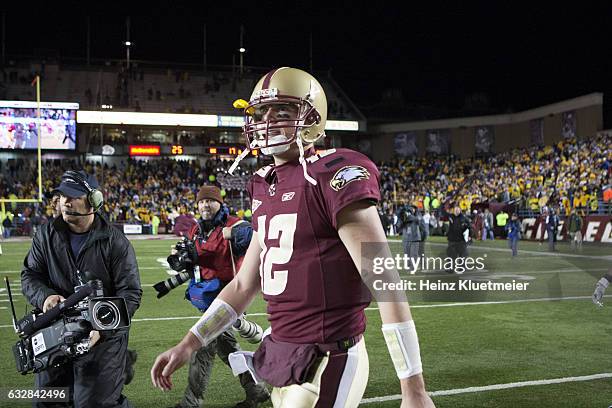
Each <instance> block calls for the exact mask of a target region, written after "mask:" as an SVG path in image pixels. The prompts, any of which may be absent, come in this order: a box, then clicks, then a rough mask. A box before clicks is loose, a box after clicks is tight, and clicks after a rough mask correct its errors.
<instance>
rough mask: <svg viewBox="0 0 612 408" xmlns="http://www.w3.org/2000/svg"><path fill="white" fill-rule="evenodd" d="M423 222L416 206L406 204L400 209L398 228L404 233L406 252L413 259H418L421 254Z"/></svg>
mask: <svg viewBox="0 0 612 408" xmlns="http://www.w3.org/2000/svg"><path fill="white" fill-rule="evenodd" d="M422 224H423V219H422V218H420V219H419V216H418V215H417V209H416V207H414V206H404V207H402V209H401V210H400V211H399V214H398V216H397V230H398V231H399V232H400V233H401V234H402V246H403V248H404V254H406V255H407V256H408V257H410V258H411V259H417V258H418V257H419V256H421V254H420V253H419V247H420V242H421V240H422V238H423V236H422V228H423V225H422Z"/></svg>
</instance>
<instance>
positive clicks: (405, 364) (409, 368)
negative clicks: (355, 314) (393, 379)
mask: <svg viewBox="0 0 612 408" xmlns="http://www.w3.org/2000/svg"><path fill="white" fill-rule="evenodd" d="M382 332H383V335H384V336H385V342H386V343H387V348H388V349H389V354H391V360H393V366H394V367H395V371H396V372H397V376H398V377H399V379H400V380H401V379H404V378H408V377H412V376H413V375H417V374H420V373H422V372H423V366H422V364H421V350H420V348H419V338H418V336H417V332H416V327H415V325H414V320H409V321H407V322H401V323H387V324H383V326H382Z"/></svg>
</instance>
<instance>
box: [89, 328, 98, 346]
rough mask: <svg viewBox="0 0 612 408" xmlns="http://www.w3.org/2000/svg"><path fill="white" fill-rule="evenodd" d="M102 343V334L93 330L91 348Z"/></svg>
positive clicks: (90, 335)
mask: <svg viewBox="0 0 612 408" xmlns="http://www.w3.org/2000/svg"><path fill="white" fill-rule="evenodd" d="M99 341H100V332H99V331H97V330H92V331H90V332H89V348H92V347H93V346H95V345H96V343H98V342H99Z"/></svg>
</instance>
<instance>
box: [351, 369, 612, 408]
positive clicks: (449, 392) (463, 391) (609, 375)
mask: <svg viewBox="0 0 612 408" xmlns="http://www.w3.org/2000/svg"><path fill="white" fill-rule="evenodd" d="M604 378H612V373H601V374H592V375H583V376H580V377H562V378H551V379H549V380H534V381H519V382H511V383H505V384H491V385H485V386H482V387H467V388H455V389H452V390H440V391H433V392H430V393H429V395H430V396H432V397H440V396H446V395H458V394H468V393H473V392H486V391H497V390H507V389H511V388H521V387H532V386H537V385H550V384H563V383H569V382H579V381H593V380H601V379H604ZM401 399H402V396H401V395H399V394H397V395H387V396H384V397H374V398H364V399H362V400H361V404H371V403H376V402H384V401H399V400H401Z"/></svg>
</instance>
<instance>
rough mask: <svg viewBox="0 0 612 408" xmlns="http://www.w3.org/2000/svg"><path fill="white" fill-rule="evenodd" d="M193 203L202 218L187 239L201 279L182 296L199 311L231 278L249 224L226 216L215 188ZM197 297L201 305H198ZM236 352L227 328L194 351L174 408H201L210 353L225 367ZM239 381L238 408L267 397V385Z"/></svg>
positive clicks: (245, 243)
mask: <svg viewBox="0 0 612 408" xmlns="http://www.w3.org/2000/svg"><path fill="white" fill-rule="evenodd" d="M196 202H197V205H198V212H199V214H200V216H201V219H200V220H199V222H198V223H197V224H195V225H194V226H193V227H192V228H191V229H190V230H189V232H188V233H187V239H189V240H193V241H195V249H196V254H195V255H194V256H193V257H194V258H197V261H196V264H197V266H198V267H199V276H198V277H197V278H199V279H197V280H201V281H202V282H201V283H197V282H196V279H192V280H191V282H190V285H189V288H188V289H187V293H186V297H187V298H188V299H189V300H191V302H192V303H193V305H194V306H195V307H197V308H198V309H199V310H200V311H201V312H204V311H205V309H206V308H207V307H208V305H209V304H210V302H212V300H214V298H215V297H216V295H217V294H218V293H219V292H220V291H221V289H222V288H223V287H224V286H225V285H227V284H228V283H229V282H230V281H231V280H232V279H233V278H234V273H235V272H234V271H236V270H238V268H239V266H240V263H241V261H242V257H243V256H244V254H245V252H246V250H247V247H248V246H249V243H250V242H251V236H252V229H251V225H250V224H249V223H247V222H244V221H241V220H240V219H239V218H236V217H233V216H230V215H229V210H228V208H227V206H225V205H223V199H222V198H221V191H220V190H219V188H217V187H215V186H202V188H201V189H200V191H199V192H198V195H197V197H196ZM173 252H174V251H173ZM234 257H236V261H234ZM196 271H198V268H196ZM216 279H217V280H218V281H220V282H219V283H220V284H219V285H218V286H217V288H216V290H215V291H214V292H212V293H211V292H208V293H201V290H202V288H203V286H208V285H210V284H211V283H214V282H215V280H216ZM203 283H205V284H206V285H203ZM198 291H200V293H198ZM202 299H203V300H204V303H205V304H202V302H201V300H202ZM238 350H240V345H239V344H238V342H237V341H236V337H235V336H234V333H233V332H232V330H231V329H230V330H227V331H225V332H224V333H222V334H221V335H220V336H219V337H217V339H216V340H214V341H213V342H212V343H211V344H209V345H208V346H206V347H202V348H200V349H199V350H198V351H196V352H195V353H193V354H192V355H191V359H190V362H189V380H188V385H187V389H186V390H185V394H184V396H183V399H182V400H181V402H180V403H179V404H178V405H177V406H179V407H197V406H201V405H202V402H203V396H204V392H205V391H206V387H207V385H208V381H209V378H210V374H211V371H212V367H213V363H214V359H215V355H218V356H219V358H220V359H221V360H222V361H223V362H224V363H225V364H227V365H228V366H229V362H228V356H229V354H230V353H233V352H235V351H238ZM240 384H241V385H242V388H244V390H245V393H246V399H245V400H244V401H242V402H241V403H239V404H238V405H237V407H245V408H246V407H256V406H257V404H258V403H260V402H263V401H266V400H267V399H268V398H269V394H268V391H267V390H266V388H265V387H263V386H260V385H256V384H255V383H254V382H253V379H252V377H251V376H250V375H249V374H246V373H245V374H241V375H240Z"/></svg>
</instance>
